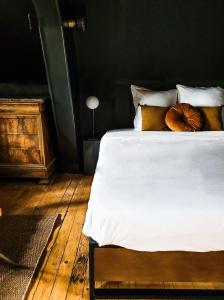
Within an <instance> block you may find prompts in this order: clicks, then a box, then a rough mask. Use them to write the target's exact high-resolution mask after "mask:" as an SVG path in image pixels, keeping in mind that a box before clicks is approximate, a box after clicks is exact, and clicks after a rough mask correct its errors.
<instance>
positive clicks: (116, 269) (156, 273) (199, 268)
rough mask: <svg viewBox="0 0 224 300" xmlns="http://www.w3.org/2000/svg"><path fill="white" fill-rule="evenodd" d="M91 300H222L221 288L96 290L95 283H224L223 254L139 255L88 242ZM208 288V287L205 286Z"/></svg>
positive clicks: (174, 253)
mask: <svg viewBox="0 0 224 300" xmlns="http://www.w3.org/2000/svg"><path fill="white" fill-rule="evenodd" d="M89 280H90V300H93V299H95V298H139V297H141V298H142V297H145V298H148V297H153V298H154V299H156V298H157V299H167V298H169V299H172V298H173V299H179V298H180V297H181V299H183V297H185V298H186V299H187V298H192V297H194V298H197V299H224V284H223V286H222V288H221V289H208V288H205V289H179V288H178V289H173V288H172V289H170V288H169V289H151V288H144V289H142V288H140V289H133V288H132V289H113V288H112V289H111V288H109V289H108V288H106V289H105V288H95V282H96V281H121V282H123V281H136V282H159V281H160V282H176V283H178V282H195V283H198V282H200V283H224V251H217V252H207V253H199V252H184V251H177V252H170V251H167V252H142V251H134V250H128V249H125V248H122V247H117V246H105V247H99V246H98V244H97V243H96V242H95V241H94V240H91V239H90V240H89ZM208 286H209V285H208Z"/></svg>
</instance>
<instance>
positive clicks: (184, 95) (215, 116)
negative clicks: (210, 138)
mask: <svg viewBox="0 0 224 300" xmlns="http://www.w3.org/2000/svg"><path fill="white" fill-rule="evenodd" d="M177 90H178V102H179V103H188V104H190V105H192V106H194V107H197V108H199V109H200V111H201V112H202V114H203V117H204V127H203V130H205V131H207V130H209V131H210V130H214V131H215V130H222V129H223V124H222V106H223V105H224V91H223V89H222V88H220V87H210V88H204V87H201V88H191V87H186V86H184V85H180V84H178V85H177Z"/></svg>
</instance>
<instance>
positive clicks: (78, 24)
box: [63, 16, 86, 32]
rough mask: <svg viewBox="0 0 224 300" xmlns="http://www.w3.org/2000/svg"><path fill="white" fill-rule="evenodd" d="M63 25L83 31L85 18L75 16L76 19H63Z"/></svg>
mask: <svg viewBox="0 0 224 300" xmlns="http://www.w3.org/2000/svg"><path fill="white" fill-rule="evenodd" d="M63 26H64V27H65V28H72V29H77V31H81V32H84V31H85V30H86V18H85V17H80V16H77V17H76V19H70V20H65V21H64V22H63Z"/></svg>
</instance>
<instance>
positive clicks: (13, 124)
mask: <svg viewBox="0 0 224 300" xmlns="http://www.w3.org/2000/svg"><path fill="white" fill-rule="evenodd" d="M53 128H54V126H53V120H52V117H51V109H50V101H49V100H47V99H0V176H1V177H5V176H7V177H9V176H11V177H33V178H49V176H50V175H51V174H52V173H53V171H54V170H55V162H56V158H55V151H54V150H55V149H54V142H53V141H54V129H53Z"/></svg>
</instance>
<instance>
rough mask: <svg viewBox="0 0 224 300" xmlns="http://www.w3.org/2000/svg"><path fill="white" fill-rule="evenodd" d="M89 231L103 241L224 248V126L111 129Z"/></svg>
mask: <svg viewBox="0 0 224 300" xmlns="http://www.w3.org/2000/svg"><path fill="white" fill-rule="evenodd" d="M83 232H84V233H85V234H86V235H88V236H90V237H92V238H93V239H94V240H96V241H97V242H98V243H99V245H100V246H103V245H107V244H114V245H118V246H122V247H126V248H129V249H134V250H141V251H175V250H183V251H198V252H207V251H219V250H224V132H222V131H217V132H197V133H196V132H195V133H173V132H136V131H134V130H122V131H111V132H108V133H107V134H106V135H105V136H104V137H103V138H102V141H101V146H100V155H99V161H98V165H97V169H96V173H95V177H94V180H93V185H92V189H91V196H90V201H89V206H88V211H87V215H86V220H85V224H84V228H83Z"/></svg>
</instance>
